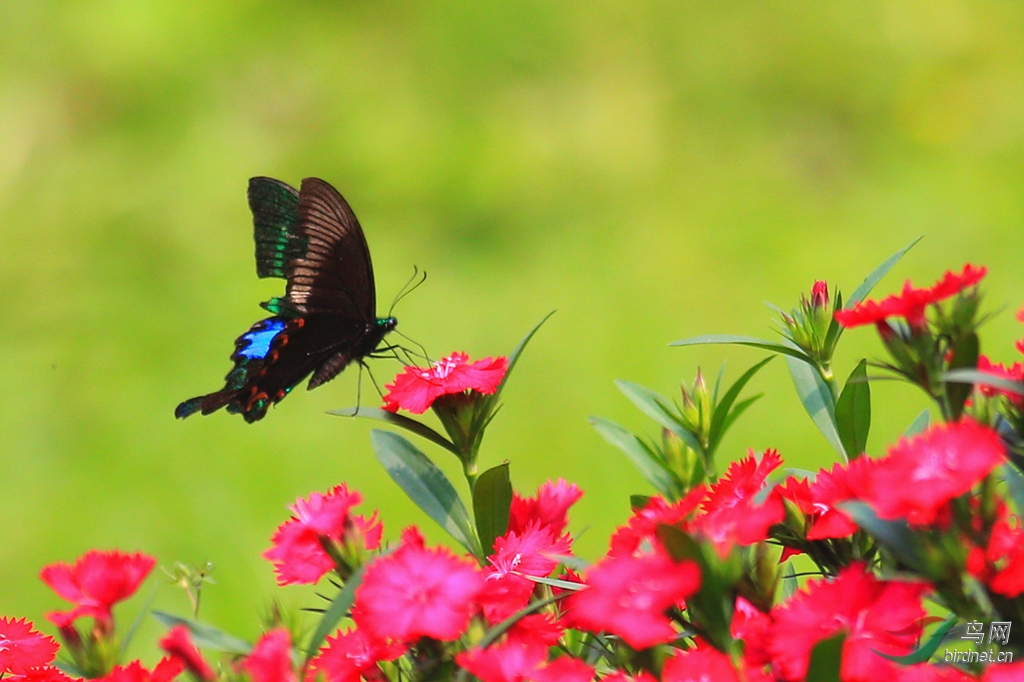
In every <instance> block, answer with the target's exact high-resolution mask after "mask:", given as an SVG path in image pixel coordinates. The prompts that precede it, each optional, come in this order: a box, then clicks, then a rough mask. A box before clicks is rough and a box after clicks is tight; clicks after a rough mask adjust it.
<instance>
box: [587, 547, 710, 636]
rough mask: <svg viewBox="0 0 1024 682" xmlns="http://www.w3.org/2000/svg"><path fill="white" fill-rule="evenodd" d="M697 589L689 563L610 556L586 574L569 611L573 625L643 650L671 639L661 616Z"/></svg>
mask: <svg viewBox="0 0 1024 682" xmlns="http://www.w3.org/2000/svg"><path fill="white" fill-rule="evenodd" d="M698 587H700V570H699V569H698V568H697V565H696V564H695V563H693V562H692V561H683V562H680V563H676V562H674V561H672V559H670V558H668V557H667V556H665V555H664V554H662V553H660V552H658V553H655V554H648V555H646V556H641V557H632V556H623V557H608V558H606V559H604V560H602V561H601V562H600V563H598V564H597V565H596V566H593V567H592V568H591V569H590V570H589V571H587V588H586V589H583V590H581V591H579V592H577V593H576V594H574V595H572V596H571V597H569V607H570V608H571V609H572V611H571V615H572V620H573V622H574V623H575V624H576V625H578V626H580V627H582V628H584V629H587V630H593V631H601V630H607V631H608V632H612V633H614V634H616V635H619V636H620V637H622V639H624V640H626V642H628V643H629V645H630V646H632V647H633V648H635V649H644V648H647V647H650V646H654V645H655V644H661V643H664V642H669V641H671V640H673V639H675V637H676V634H677V632H676V629H675V628H674V627H673V626H672V622H671V621H670V620H669V619H668V617H667V616H666V615H665V611H666V610H667V609H669V608H670V607H672V606H674V605H676V604H678V603H680V602H681V601H682V600H683V599H685V598H686V597H689V596H690V595H691V594H693V593H694V592H696V591H697V588H698Z"/></svg>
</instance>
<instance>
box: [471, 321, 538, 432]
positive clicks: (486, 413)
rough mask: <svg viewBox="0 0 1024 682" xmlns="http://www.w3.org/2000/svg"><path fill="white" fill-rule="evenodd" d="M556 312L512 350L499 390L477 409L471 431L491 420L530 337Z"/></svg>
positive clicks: (480, 427) (475, 430) (477, 429)
mask: <svg viewBox="0 0 1024 682" xmlns="http://www.w3.org/2000/svg"><path fill="white" fill-rule="evenodd" d="M554 314H555V311H554V310H552V311H551V312H550V313H548V314H547V315H545V316H544V317H543V318H542V319H541V321H540V322H538V323H537V324H535V325H534V327H533V329H531V330H530V331H528V332H527V333H526V336H524V337H523V338H522V339H521V340H520V341H519V344H518V345H517V346H516V347H515V348H514V349H513V350H512V353H511V354H510V355H509V356H508V370H507V371H506V372H505V376H504V377H503V378H502V380H501V383H500V384H498V388H497V390H495V391H494V393H492V394H491V395H489V396H487V399H486V400H485V401H484V403H483V405H482V406H481V407H480V409H479V410H478V411H477V414H476V418H475V419H474V420H473V424H471V425H470V432H471V433H479V432H480V430H481V429H482V428H484V426H486V425H487V422H489V421H490V420H491V417H492V416H493V412H494V409H495V406H496V405H497V404H498V401H499V400H501V392H502V391H504V390H505V384H506V383H508V378H509V377H510V376H512V370H513V369H515V366H516V363H517V362H519V356H520V355H522V354H523V351H524V350H525V349H526V345H527V344H528V343H530V339H532V338H533V335H534V334H536V333H537V331H538V330H539V329H540V328H541V326H543V324H544V323H545V322H547V321H548V318H550V317H551V316H552V315H554Z"/></svg>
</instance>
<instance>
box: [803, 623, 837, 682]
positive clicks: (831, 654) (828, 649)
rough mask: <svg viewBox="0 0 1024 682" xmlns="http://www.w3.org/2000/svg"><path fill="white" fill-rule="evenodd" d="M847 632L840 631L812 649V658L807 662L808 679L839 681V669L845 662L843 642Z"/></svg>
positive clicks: (824, 681) (827, 681)
mask: <svg viewBox="0 0 1024 682" xmlns="http://www.w3.org/2000/svg"><path fill="white" fill-rule="evenodd" d="M844 642H846V633H845V632H840V633H839V634H838V635H832V636H831V637H829V638H828V639H823V640H821V641H820V642H818V643H817V644H815V645H814V648H813V649H811V660H810V662H809V663H808V664H807V679H808V680H814V682H839V670H840V668H841V667H842V664H843V643H844Z"/></svg>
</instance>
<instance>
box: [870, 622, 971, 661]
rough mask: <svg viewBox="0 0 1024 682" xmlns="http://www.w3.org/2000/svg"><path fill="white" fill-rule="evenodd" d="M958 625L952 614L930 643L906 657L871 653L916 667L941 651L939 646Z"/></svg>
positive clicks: (929, 639)
mask: <svg viewBox="0 0 1024 682" xmlns="http://www.w3.org/2000/svg"><path fill="white" fill-rule="evenodd" d="M954 625H956V614H950V616H949V618H947V619H946V621H945V622H944V623H943V624H942V625H940V626H939V627H938V629H936V630H935V632H933V633H932V636H931V637H929V638H928V641H927V642H925V643H924V644H922V645H921V646H920V647H918V649H917V650H916V651H912V652H910V653H909V654H907V655H905V656H892V655H891V654H883V653H882V652H881V651H876V650H875V649H872V650H871V651H872V652H874V653H876V654H878V655H879V656H881V657H883V658H888V659H889V660H890V661H895V662H896V663H899V664H900V665H914V664H915V663H924V662H925V661H927V660H928V659H929V658H931V657H932V654H934V653H935V652H936V651H938V650H939V646H941V645H942V640H943V639H945V637H946V633H947V632H949V630H950V629H951V628H952V627H953V626H954Z"/></svg>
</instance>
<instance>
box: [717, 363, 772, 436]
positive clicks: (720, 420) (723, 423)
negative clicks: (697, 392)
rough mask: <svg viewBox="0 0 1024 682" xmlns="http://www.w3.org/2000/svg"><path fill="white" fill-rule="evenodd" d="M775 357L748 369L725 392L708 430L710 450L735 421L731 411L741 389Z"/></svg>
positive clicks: (748, 404)
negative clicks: (730, 415)
mask: <svg viewBox="0 0 1024 682" xmlns="http://www.w3.org/2000/svg"><path fill="white" fill-rule="evenodd" d="M773 359H775V358H774V356H771V355H770V356H768V357H767V358H765V359H764V360H762V361H761V362H759V363H757V364H756V365H754V366H753V367H751V368H750V369H748V370H747V371H746V372H744V373H743V375H742V376H741V377H740V378H739V379H737V380H736V382H735V383H734V384H733V385H732V386H730V387H729V390H728V391H726V392H725V395H724V396H722V401H721V402H720V403H718V406H717V407H715V413H714V414H713V415H711V428H710V429H709V431H708V443H709V446H708V450H709V451H710V452H712V453H714V451H715V449H716V448H717V447H718V443H719V441H720V440H721V439H722V437H723V436H724V435H725V432H726V430H727V429H728V427H729V425H730V424H731V423H732V421H733V420H732V419H729V411H730V410H731V409H732V406H733V403H735V402H736V399H737V398H738V397H739V395H740V391H742V390H743V389H744V387H745V386H746V385H747V382H749V381H750V380H751V379H752V378H753V377H754V375H755V374H757V373H758V371H760V369H761V368H762V367H764V366H765V365H767V364H768V363H769V362H771V361H772V360H773ZM751 403H753V401H752V400H751V401H749V402H748V403H747V405H746V406H744V407H743V409H744V410H745V409H746V408H747V407H749V406H750V404H751ZM736 416H739V415H736ZM734 418H735V417H734Z"/></svg>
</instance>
